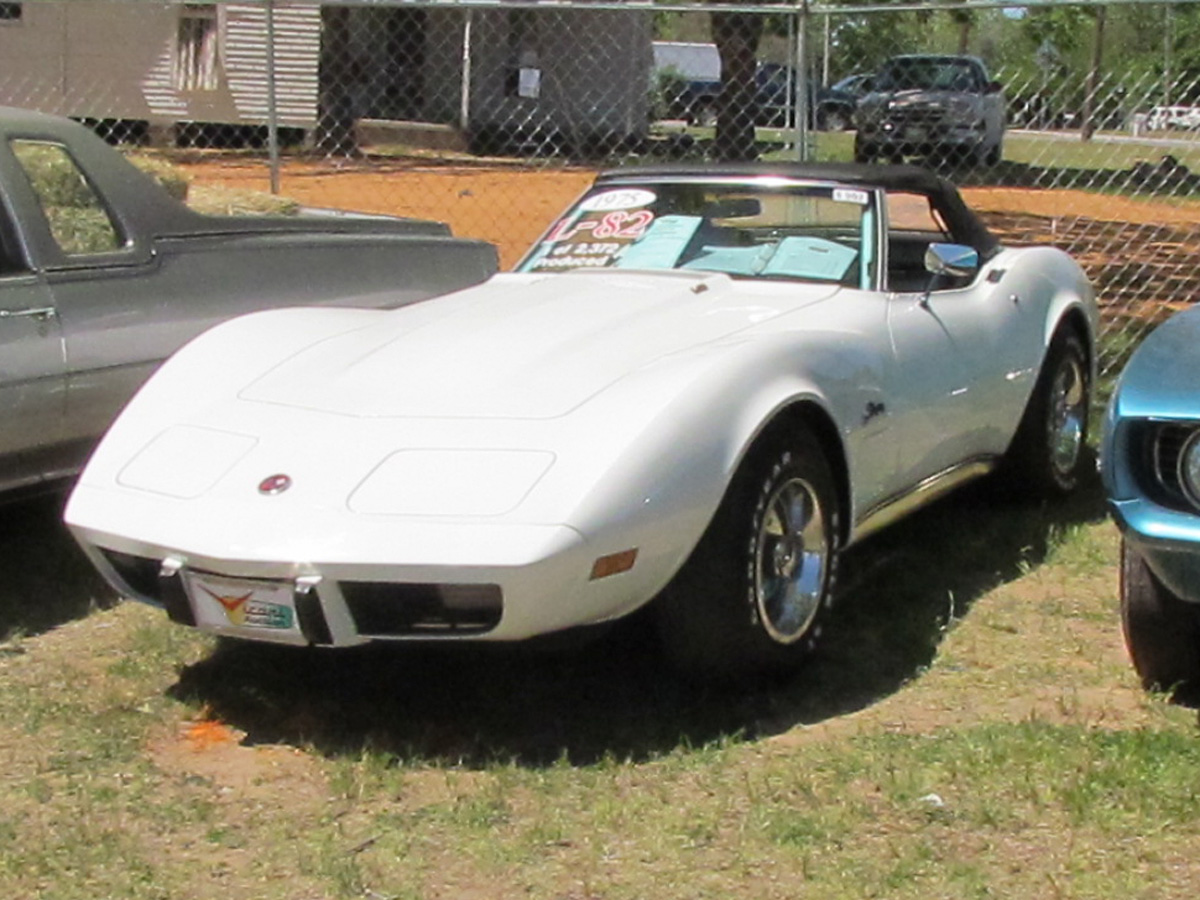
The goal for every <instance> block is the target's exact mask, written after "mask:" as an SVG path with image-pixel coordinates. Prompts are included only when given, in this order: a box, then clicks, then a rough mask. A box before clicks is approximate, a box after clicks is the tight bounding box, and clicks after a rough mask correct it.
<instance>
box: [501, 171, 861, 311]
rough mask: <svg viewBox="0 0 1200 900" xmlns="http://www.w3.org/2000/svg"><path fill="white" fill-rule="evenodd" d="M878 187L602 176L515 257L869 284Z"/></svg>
mask: <svg viewBox="0 0 1200 900" xmlns="http://www.w3.org/2000/svg"><path fill="white" fill-rule="evenodd" d="M875 223H876V212H875V192H874V191H871V190H865V189H862V188H857V187H849V186H835V185H813V184H791V183H783V184H765V183H754V184H714V183H711V182H687V181H681V182H670V183H659V184H643V183H639V184H636V185H633V184H631V185H613V184H607V185H601V186H599V187H597V188H595V189H593V190H592V191H591V192H589V193H588V194H587V195H586V196H584V197H583V199H581V200H580V201H579V202H578V203H577V204H575V206H573V207H572V208H571V209H570V210H568V211H567V213H566V214H565V215H563V216H562V217H561V218H560V219H559V220H558V221H557V222H556V223H555V224H554V226H553V227H552V228H551V229H550V231H549V232H547V234H546V236H545V237H544V238H543V239H542V241H541V242H540V243H539V244H538V245H537V246H536V247H535V248H534V249H533V251H532V252H531V253H530V254H529V255H528V256H527V257H526V258H525V259H524V260H522V262H521V263H520V264H519V265H518V266H517V271H520V272H563V271H569V270H572V269H585V268H588V269H594V268H608V269H643V270H644V269H651V270H662V269H682V270H692V271H704V272H722V273H725V274H727V275H729V276H731V277H734V278H781V279H794V280H801V281H821V282H837V283H840V284H845V285H850V286H855V287H869V285H870V283H871V282H870V273H871V271H872V266H873V263H874V260H875V259H876V256H877V254H876V252H875V248H874V244H875Z"/></svg>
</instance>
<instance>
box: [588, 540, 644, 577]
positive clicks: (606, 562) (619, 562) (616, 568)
mask: <svg viewBox="0 0 1200 900" xmlns="http://www.w3.org/2000/svg"><path fill="white" fill-rule="evenodd" d="M637 554H638V552H637V548H636V547H635V548H633V549H632V550H622V551H621V552H620V553H610V554H609V555H608V556H602V557H600V558H599V559H598V560H596V562H595V563H593V564H592V581H596V580H597V579H599V578H607V577H608V576H609V575H619V574H620V573H621V572H628V571H629V570H630V569H632V568H633V563H634V561H635V560H636V559H637Z"/></svg>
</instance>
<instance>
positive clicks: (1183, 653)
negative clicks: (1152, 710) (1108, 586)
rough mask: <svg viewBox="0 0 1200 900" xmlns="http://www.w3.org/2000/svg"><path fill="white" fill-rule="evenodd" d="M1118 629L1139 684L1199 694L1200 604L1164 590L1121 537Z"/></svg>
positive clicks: (1192, 698)
mask: <svg viewBox="0 0 1200 900" xmlns="http://www.w3.org/2000/svg"><path fill="white" fill-rule="evenodd" d="M1121 629H1122V631H1123V632H1124V635H1125V646H1126V647H1127V648H1128V650H1129V658H1130V660H1131V661H1132V662H1133V668H1134V671H1136V672H1137V673H1138V677H1139V678H1140V679H1141V681H1142V687H1144V688H1145V689H1146V690H1150V691H1167V692H1172V693H1174V694H1175V697H1176V699H1178V700H1180V701H1181V702H1186V703H1189V705H1195V703H1196V701H1197V699H1200V610H1198V609H1197V608H1196V607H1195V606H1193V605H1192V604H1190V603H1187V602H1185V601H1184V600H1181V599H1180V598H1178V597H1176V596H1175V595H1174V594H1173V593H1171V591H1170V590H1168V589H1167V588H1166V587H1165V586H1164V585H1163V583H1162V582H1161V581H1159V580H1158V579H1157V578H1156V577H1155V576H1154V573H1153V572H1151V571H1150V568H1149V566H1147V565H1146V562H1145V560H1144V559H1142V557H1141V556H1140V555H1139V554H1138V553H1137V551H1136V550H1134V549H1133V548H1131V547H1130V546H1129V544H1128V542H1125V541H1122V543H1121Z"/></svg>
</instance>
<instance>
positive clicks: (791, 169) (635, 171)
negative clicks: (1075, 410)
mask: <svg viewBox="0 0 1200 900" xmlns="http://www.w3.org/2000/svg"><path fill="white" fill-rule="evenodd" d="M764 176H776V177H779V178H796V179H804V180H816V181H836V182H840V183H844V184H852V185H861V186H862V187H873V188H882V189H883V190H887V191H909V192H911V193H915V194H924V195H926V196H927V197H929V202H930V205H931V206H933V208H934V209H936V210H937V211H938V213H939V214H940V215H941V216H942V219H943V220H944V221H945V223H946V225H947V227H948V228H949V229H950V233H951V234H952V235H953V236H954V239H955V240H956V241H959V242H960V243H963V244H966V245H968V246H970V247H974V248H975V249H976V250H978V251H979V254H980V255H981V256H983V257H984V258H987V257H990V256H992V255H993V254H994V253H995V252H996V251H997V250H998V249H999V248H1000V242H999V241H998V240H997V239H996V236H995V235H993V234H992V233H991V232H990V231H988V229H987V226H986V225H984V224H983V222H982V221H981V220H980V219H979V217H978V216H976V215H975V213H973V212H972V211H971V210H970V208H969V207H968V206H967V205H966V203H964V202H963V199H962V196H961V195H960V194H959V193H958V188H956V187H955V186H954V185H953V184H951V183H950V182H949V181H947V180H946V179H945V178H941V177H939V176H938V175H935V174H934V173H933V172H931V171H929V170H928V169H924V168H921V167H920V166H903V165H869V164H864V163H788V162H771V163H763V162H757V163H706V164H704V165H673V164H670V163H667V164H663V165H654V166H628V167H625V168H621V169H610V170H609V171H607V172H602V173H601V174H600V176H599V177H598V178H597V183H602V182H608V181H622V180H624V179H627V178H638V179H641V178H656V179H671V178H684V177H687V178H762V177H764Z"/></svg>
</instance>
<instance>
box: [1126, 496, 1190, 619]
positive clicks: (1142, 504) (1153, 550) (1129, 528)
mask: <svg viewBox="0 0 1200 900" xmlns="http://www.w3.org/2000/svg"><path fill="white" fill-rule="evenodd" d="M1109 507H1110V509H1111V510H1112V514H1113V518H1114V519H1115V520H1116V522H1117V526H1118V527H1119V528H1120V529H1121V531H1122V533H1123V534H1124V537H1125V541H1126V542H1127V543H1128V544H1129V545H1130V547H1131V548H1132V549H1133V550H1135V551H1136V552H1137V553H1138V555H1139V556H1141V557H1142V559H1144V560H1145V561H1146V565H1147V566H1149V568H1150V571H1151V572H1153V573H1154V575H1155V577H1157V578H1158V580H1159V581H1161V582H1162V584H1163V586H1164V587H1166V588H1167V589H1168V590H1169V591H1170V592H1171V593H1172V594H1174V595H1175V596H1176V597H1178V598H1180V599H1181V600H1185V601H1187V602H1189V603H1200V516H1196V515H1193V514H1190V513H1185V512H1177V511H1175V510H1170V509H1166V508H1164V507H1162V506H1159V505H1158V504H1156V503H1152V502H1151V501H1149V500H1145V499H1143V498H1140V497H1139V498H1135V499H1131V500H1113V501H1110V503H1109Z"/></svg>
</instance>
